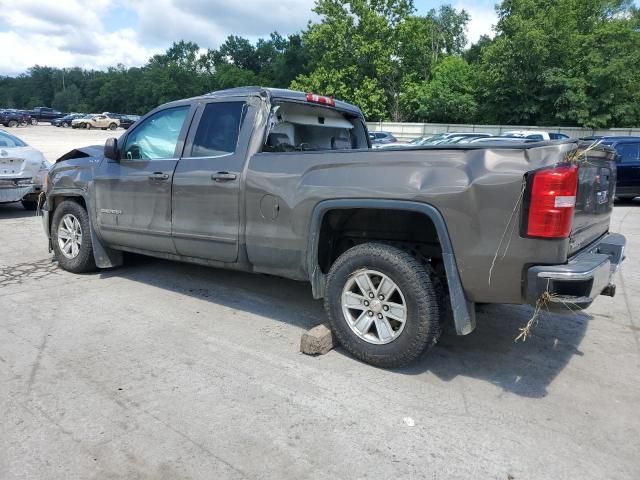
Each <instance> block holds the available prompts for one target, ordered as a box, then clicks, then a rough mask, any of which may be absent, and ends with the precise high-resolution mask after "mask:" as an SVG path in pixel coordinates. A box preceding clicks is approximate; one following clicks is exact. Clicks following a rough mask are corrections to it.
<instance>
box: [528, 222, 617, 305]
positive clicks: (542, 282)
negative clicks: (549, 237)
mask: <svg viewBox="0 0 640 480" xmlns="http://www.w3.org/2000/svg"><path fill="white" fill-rule="evenodd" d="M626 242H627V241H626V239H625V237H624V236H623V235H620V234H618V233H610V234H607V235H605V236H604V237H602V238H600V239H599V240H598V241H597V242H595V243H594V244H592V245H591V246H590V247H589V248H587V249H585V250H583V251H582V252H580V253H578V254H577V255H576V256H574V257H572V258H570V259H569V261H568V262H567V263H566V264H564V265H544V266H535V267H531V268H529V270H528V271H527V286H526V297H527V302H528V303H530V304H531V305H535V304H536V303H537V302H538V300H539V299H540V298H541V297H543V296H545V293H546V294H548V295H547V296H546V305H547V306H549V307H551V308H555V309H583V308H587V307H588V306H589V305H591V303H592V302H593V301H594V300H595V298H596V297H597V296H598V295H600V294H604V295H609V296H613V295H615V285H614V284H613V283H612V280H613V276H614V275H615V273H616V271H617V270H618V268H619V266H620V264H621V263H622V261H623V260H624V258H625V257H624V249H625V246H626Z"/></svg>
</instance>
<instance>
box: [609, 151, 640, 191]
mask: <svg viewBox="0 0 640 480" xmlns="http://www.w3.org/2000/svg"><path fill="white" fill-rule="evenodd" d="M615 149H616V152H617V153H618V163H617V170H618V181H617V192H618V193H619V194H620V195H628V196H633V195H634V194H638V195H640V142H624V143H618V144H617V145H616V147H615Z"/></svg>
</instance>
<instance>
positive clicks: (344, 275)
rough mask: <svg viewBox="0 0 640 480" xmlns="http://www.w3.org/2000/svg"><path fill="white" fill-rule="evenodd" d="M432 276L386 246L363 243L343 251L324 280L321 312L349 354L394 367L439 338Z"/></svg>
mask: <svg viewBox="0 0 640 480" xmlns="http://www.w3.org/2000/svg"><path fill="white" fill-rule="evenodd" d="M431 274H432V272H431V271H430V269H429V268H428V267H425V266H423V265H422V264H421V262H420V261H418V259H416V258H415V257H413V256H412V255H411V254H409V253H407V252H405V251H404V250H401V249H399V248H396V247H394V246H391V245H386V244H379V243H365V244H362V245H358V246H355V247H353V248H351V249H349V250H347V251H346V252H345V253H343V254H342V255H341V256H340V257H339V258H338V259H337V260H336V261H335V263H334V264H333V265H332V267H331V270H330V271H329V275H328V278H327V289H326V295H325V309H326V311H327V315H328V317H329V323H330V325H331V329H332V331H333V332H334V333H335V335H336V337H337V339H338V341H339V342H340V343H341V344H342V346H343V347H344V348H345V349H347V350H348V351H349V352H350V353H351V354H353V355H354V356H355V357H357V358H359V359H360V360H362V361H364V362H367V363H370V364H372V365H375V366H378V367H383V368H393V367H399V366H402V365H405V364H407V363H409V362H411V361H413V360H415V359H416V358H418V357H419V356H420V355H421V354H422V353H423V352H424V351H425V350H426V349H427V348H428V347H429V346H431V345H433V344H434V343H435V342H436V341H437V340H438V337H439V335H440V312H439V308H438V299H437V298H436V293H435V288H434V283H433V281H432V278H431Z"/></svg>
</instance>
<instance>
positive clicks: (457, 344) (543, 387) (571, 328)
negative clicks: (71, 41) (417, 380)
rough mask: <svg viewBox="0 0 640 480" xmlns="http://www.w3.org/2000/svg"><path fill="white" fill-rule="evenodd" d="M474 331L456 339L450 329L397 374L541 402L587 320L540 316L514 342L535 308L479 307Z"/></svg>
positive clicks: (580, 314) (571, 316)
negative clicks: (462, 382) (466, 383)
mask: <svg viewBox="0 0 640 480" xmlns="http://www.w3.org/2000/svg"><path fill="white" fill-rule="evenodd" d="M476 314H477V315H476V316H477V327H476V330H475V331H474V332H473V333H471V334H470V335H467V336H457V335H456V334H455V332H453V331H452V329H448V331H447V332H446V333H445V334H443V335H442V337H441V338H440V341H439V343H438V344H437V346H436V347H435V348H433V349H432V350H431V351H430V352H428V353H427V354H426V355H423V357H422V358H421V359H420V360H419V361H418V362H416V363H415V364H413V365H410V366H408V367H406V368H403V369H399V370H398V371H399V372H401V373H404V374H408V375H419V374H422V373H424V372H425V371H429V372H431V373H433V374H434V375H436V376H437V377H438V378H440V379H442V380H444V381H449V380H452V379H453V378H455V377H457V376H458V375H463V376H466V377H471V378H476V379H479V380H484V381H487V382H489V383H491V384H493V385H495V386H498V387H500V388H502V389H503V390H504V391H507V392H510V393H514V394H516V395H520V396H524V397H531V398H542V397H545V396H546V395H547V386H548V385H549V384H550V383H551V382H552V381H553V380H554V378H555V377H556V376H557V375H558V374H559V373H560V372H561V371H562V370H563V369H564V367H565V366H566V365H567V364H568V363H569V361H570V360H571V358H572V357H573V356H574V355H579V356H582V355H583V353H582V352H581V351H580V349H579V345H580V342H581V341H582V339H583V337H584V335H585V333H586V330H587V327H588V322H589V320H590V318H591V317H590V315H588V314H586V313H584V312H576V313H572V314H554V313H549V312H544V313H541V315H540V317H539V321H538V323H537V325H536V326H535V327H534V328H533V335H532V336H531V337H529V338H527V340H526V341H524V342H523V341H522V340H520V341H518V342H516V341H515V338H516V337H517V336H518V334H519V333H520V331H519V329H520V328H522V327H524V325H526V323H527V322H528V321H529V319H530V318H531V316H532V315H533V308H531V307H529V306H521V305H483V306H479V307H477V311H476Z"/></svg>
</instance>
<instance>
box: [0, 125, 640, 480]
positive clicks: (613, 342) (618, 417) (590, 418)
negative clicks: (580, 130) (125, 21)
mask: <svg viewBox="0 0 640 480" xmlns="http://www.w3.org/2000/svg"><path fill="white" fill-rule="evenodd" d="M122 132H123V130H121V129H120V130H118V131H116V132H110V131H101V130H90V131H87V130H71V129H62V128H55V127H50V126H37V127H27V128H20V129H13V130H12V131H11V133H14V134H16V135H18V136H20V137H21V138H22V139H24V140H25V141H26V142H27V143H29V144H31V145H33V146H34V147H36V148H38V149H40V150H42V151H43V153H44V154H45V156H46V157H47V158H48V159H49V160H51V161H52V160H54V159H55V158H57V157H58V156H59V155H61V154H63V153H65V152H66V151H68V150H69V149H71V148H73V147H77V146H84V145H88V144H98V143H103V142H104V140H105V139H106V138H108V137H110V136H114V133H115V134H116V135H120V134H121V133H122ZM611 230H612V231H616V232H620V233H623V234H624V235H626V236H627V241H628V247H627V255H628V258H627V261H626V262H625V264H624V266H623V268H622V270H621V272H619V274H618V281H617V283H618V292H617V296H616V297H615V298H613V299H612V298H608V297H600V298H599V299H598V300H597V301H596V302H595V304H594V305H593V306H592V307H591V309H590V310H588V311H587V312H586V313H580V314H575V315H565V316H561V315H551V314H546V315H544V316H543V317H542V318H541V320H540V323H539V324H538V326H537V327H536V329H535V330H534V337H533V338H531V339H529V340H527V341H526V342H525V343H522V342H520V343H514V338H515V337H516V336H517V334H518V329H519V328H520V327H522V326H523V325H524V324H525V323H526V322H527V320H528V319H529V318H530V317H531V315H532V309H531V308H529V307H521V306H481V307H478V327H477V329H476V331H475V332H474V333H472V334H471V335H469V336H466V337H457V336H454V335H452V334H448V335H445V336H443V338H442V339H441V340H440V343H439V344H438V345H437V346H436V347H435V348H434V349H433V350H432V351H431V352H430V353H429V354H428V355H426V356H425V357H423V358H422V359H421V360H420V361H419V362H418V363H417V364H414V365H412V366H410V367H407V368H403V369H399V370H393V371H389V370H380V369H376V368H373V367H371V366H368V365H365V364H363V363H360V362H358V361H356V360H354V359H352V358H350V357H349V356H348V355H347V354H346V353H345V352H343V351H342V350H340V349H337V350H333V351H331V352H330V353H329V354H327V355H325V356H322V357H308V356H304V355H302V354H300V353H299V351H298V349H299V342H300V335H301V334H302V333H303V332H304V331H305V330H306V329H308V328H311V327H313V326H314V325H317V324H318V323H321V322H322V321H323V320H324V312H323V308H322V303H321V302H320V301H316V300H313V298H312V295H311V288H310V286H309V285H308V284H305V283H298V282H293V281H289V280H283V279H279V278H275V277H271V276H266V275H251V274H245V273H239V272H232V271H224V270H218V269H212V268H206V267H200V266H194V265H187V264H178V263H172V262H168V261H163V260H157V259H152V258H146V257H141V256H134V255H130V256H127V257H126V260H125V265H124V266H123V267H120V268H117V269H113V270H105V271H102V272H99V273H94V274H88V275H74V274H70V273H67V272H64V271H62V270H60V269H58V268H57V266H56V264H55V262H53V261H52V257H51V255H50V254H49V253H47V246H46V241H45V237H44V233H43V232H42V227H41V225H40V219H39V218H36V217H34V214H33V212H27V211H25V210H24V209H22V207H21V206H20V205H19V204H16V205H0V245H1V246H2V248H0V412H1V413H0V415H1V416H0V479H2V480H10V479H30V480H33V479H65V480H69V479H88V478H96V479H103V478H127V479H138V478H139V479H172V480H173V479H182V478H184V479H187V478H198V479H200V478H202V479H212V478H265V479H266V478H276V479H296V480H297V479H303V478H314V479H315V478H332V479H333V478H350V479H360V478H362V479H364V478H371V479H387V478H415V479H418V478H420V479H422V478H426V479H450V478H460V479H476V478H477V479H484V478H492V479H493V478H495V479H504V480H506V479H574V478H575V479H609V478H611V479H613V478H615V479H637V478H640V459H639V455H638V453H639V452H640V435H639V432H640V416H639V415H638V408H639V406H640V382H638V378H639V376H640V342H639V339H640V314H639V313H638V312H640V274H639V273H638V266H639V265H640V260H639V257H640V253H639V254H636V252H640V199H636V203H635V204H626V205H624V206H619V207H616V208H615V210H614V215H613V219H612V226H611Z"/></svg>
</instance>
